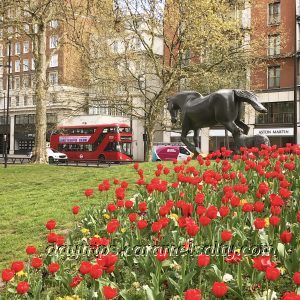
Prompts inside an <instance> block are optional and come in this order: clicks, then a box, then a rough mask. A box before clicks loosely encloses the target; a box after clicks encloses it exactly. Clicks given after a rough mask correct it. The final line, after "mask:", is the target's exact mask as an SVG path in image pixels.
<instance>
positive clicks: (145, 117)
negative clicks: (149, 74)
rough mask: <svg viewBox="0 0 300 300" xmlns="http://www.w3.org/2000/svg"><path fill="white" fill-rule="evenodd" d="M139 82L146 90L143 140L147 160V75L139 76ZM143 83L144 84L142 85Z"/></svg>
mask: <svg viewBox="0 0 300 300" xmlns="http://www.w3.org/2000/svg"><path fill="white" fill-rule="evenodd" d="M139 84H140V88H141V90H142V88H143V90H144V133H143V142H144V161H146V156H147V130H146V127H147V120H146V119H147V112H146V109H147V105H146V76H145V75H141V76H139ZM142 84H143V86H142Z"/></svg>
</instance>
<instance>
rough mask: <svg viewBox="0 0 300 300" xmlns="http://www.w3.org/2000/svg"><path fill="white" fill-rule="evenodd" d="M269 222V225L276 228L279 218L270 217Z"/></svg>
mask: <svg viewBox="0 0 300 300" xmlns="http://www.w3.org/2000/svg"><path fill="white" fill-rule="evenodd" d="M269 221H270V224H271V225H273V226H277V225H278V224H279V223H280V218H279V217H277V216H271V217H270V220H269Z"/></svg>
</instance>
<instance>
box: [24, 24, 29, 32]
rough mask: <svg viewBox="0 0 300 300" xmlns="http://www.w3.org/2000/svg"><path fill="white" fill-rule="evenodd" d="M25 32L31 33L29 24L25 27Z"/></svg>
mask: <svg viewBox="0 0 300 300" xmlns="http://www.w3.org/2000/svg"><path fill="white" fill-rule="evenodd" d="M24 31H25V32H27V33H28V32H29V25H28V24H25V25H24Z"/></svg>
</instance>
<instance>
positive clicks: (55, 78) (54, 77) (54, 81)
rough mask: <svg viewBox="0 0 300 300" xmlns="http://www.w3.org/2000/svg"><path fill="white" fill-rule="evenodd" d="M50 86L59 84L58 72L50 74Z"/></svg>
mask: <svg viewBox="0 0 300 300" xmlns="http://www.w3.org/2000/svg"><path fill="white" fill-rule="evenodd" d="M49 84H50V85H56V84H58V74H57V72H52V73H49Z"/></svg>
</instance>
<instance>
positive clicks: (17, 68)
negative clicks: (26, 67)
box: [15, 60, 21, 72]
mask: <svg viewBox="0 0 300 300" xmlns="http://www.w3.org/2000/svg"><path fill="white" fill-rule="evenodd" d="M20 66H21V64H20V60H16V61H15V72H20Z"/></svg>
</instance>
